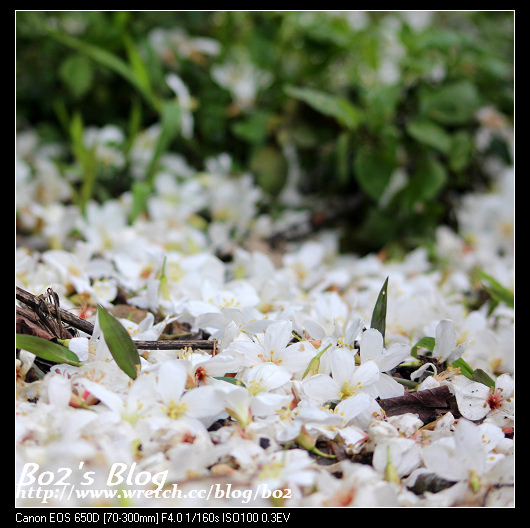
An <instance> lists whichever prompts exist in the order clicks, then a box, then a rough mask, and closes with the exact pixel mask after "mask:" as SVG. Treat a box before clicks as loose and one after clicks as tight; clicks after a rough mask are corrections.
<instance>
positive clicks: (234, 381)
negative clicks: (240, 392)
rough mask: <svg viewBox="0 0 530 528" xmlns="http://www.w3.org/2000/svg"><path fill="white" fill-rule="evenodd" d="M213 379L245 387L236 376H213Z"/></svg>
mask: <svg viewBox="0 0 530 528" xmlns="http://www.w3.org/2000/svg"><path fill="white" fill-rule="evenodd" d="M213 378H214V379H217V380H221V381H226V382H227V383H231V384H232V385H238V386H240V387H246V385H245V383H244V382H243V381H241V380H240V379H237V378H232V377H230V376H213Z"/></svg>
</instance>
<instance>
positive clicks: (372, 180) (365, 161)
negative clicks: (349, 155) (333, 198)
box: [353, 143, 396, 201]
mask: <svg viewBox="0 0 530 528" xmlns="http://www.w3.org/2000/svg"><path fill="white" fill-rule="evenodd" d="M353 164H354V169H355V178H356V179H357V182H358V183H359V185H360V186H361V188H362V190H363V191H364V192H365V193H366V194H367V195H368V196H370V198H372V199H373V200H375V201H377V200H379V198H381V196H382V195H383V193H384V191H385V189H386V188H387V186H388V183H389V182H390V179H391V177H392V173H393V172H394V169H395V168H396V149H395V144H394V143H389V144H387V145H383V146H382V147H380V148H375V147H372V146H370V145H361V146H360V147H359V149H358V151H357V155H356V156H355V161H354V163H353Z"/></svg>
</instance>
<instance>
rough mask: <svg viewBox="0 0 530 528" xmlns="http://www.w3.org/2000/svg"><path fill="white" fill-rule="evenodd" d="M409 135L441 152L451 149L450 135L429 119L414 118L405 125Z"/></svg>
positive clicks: (445, 152)
mask: <svg viewBox="0 0 530 528" xmlns="http://www.w3.org/2000/svg"><path fill="white" fill-rule="evenodd" d="M406 129H407V133H408V134H409V136H411V137H412V138H414V139H415V140H416V141H418V142H420V143H423V144H424V145H427V146H429V147H432V148H434V149H436V150H438V151H439V152H441V153H442V154H448V153H449V151H450V149H451V145H452V142H451V136H450V135H449V134H448V133H447V132H446V131H445V130H444V129H443V128H442V127H441V126H440V125H438V124H436V123H435V122H434V121H431V120H429V119H415V120H413V121H411V122H409V123H407V126H406Z"/></svg>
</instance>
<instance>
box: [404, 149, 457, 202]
mask: <svg viewBox="0 0 530 528" xmlns="http://www.w3.org/2000/svg"><path fill="white" fill-rule="evenodd" d="M447 179H448V176H447V171H446V170H445V167H444V166H443V165H442V164H441V163H440V162H439V161H437V160H436V158H435V157H434V156H430V155H424V156H422V157H420V159H419V160H418V163H417V166H416V168H415V170H414V171H413V172H412V174H410V176H409V180H408V183H407V186H406V187H405V188H404V189H403V190H401V191H400V192H398V195H399V199H400V203H401V205H402V206H403V207H405V208H407V209H408V210H409V211H412V210H413V208H414V206H415V205H416V204H417V203H421V202H426V201H428V200H432V199H433V198H435V197H436V195H437V194H438V193H439V192H440V191H441V190H442V188H443V187H444V185H445V184H446V182H447Z"/></svg>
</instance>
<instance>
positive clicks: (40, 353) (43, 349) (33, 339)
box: [15, 334, 81, 367]
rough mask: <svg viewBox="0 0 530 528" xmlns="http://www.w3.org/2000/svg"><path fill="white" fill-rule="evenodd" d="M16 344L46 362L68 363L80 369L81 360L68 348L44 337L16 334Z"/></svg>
mask: <svg viewBox="0 0 530 528" xmlns="http://www.w3.org/2000/svg"><path fill="white" fill-rule="evenodd" d="M15 343H16V347H17V348H21V349H24V350H27V351H28V352H31V353H32V354H35V355H36V356H37V357H40V358H41V359H45V360H46V361H53V362H54V363H67V364H68V365H74V366H75V367H80V366H81V363H80V361H79V358H78V357H77V356H76V355H75V354H74V353H73V352H72V351H71V350H69V349H68V348H66V347H64V346H62V345H58V344H57V343H54V342H53V341H48V340H47V339H43V338H42V337H37V336H32V335H26V334H16V337H15Z"/></svg>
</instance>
